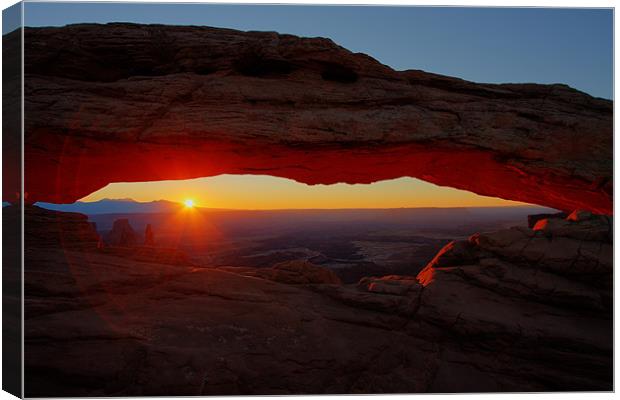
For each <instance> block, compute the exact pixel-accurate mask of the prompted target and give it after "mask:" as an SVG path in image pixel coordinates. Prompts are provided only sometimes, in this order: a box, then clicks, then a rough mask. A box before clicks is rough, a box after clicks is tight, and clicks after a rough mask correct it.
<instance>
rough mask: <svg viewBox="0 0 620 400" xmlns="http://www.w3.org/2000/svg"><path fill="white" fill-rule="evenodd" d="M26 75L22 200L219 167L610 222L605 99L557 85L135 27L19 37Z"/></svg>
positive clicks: (282, 39)
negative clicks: (470, 77) (471, 196)
mask: <svg viewBox="0 0 620 400" xmlns="http://www.w3.org/2000/svg"><path fill="white" fill-rule="evenodd" d="M25 72H26V79H25V94H26V98H25V114H26V119H25V135H26V136H25V155H26V172H25V179H26V191H27V193H28V198H27V201H29V202H34V201H39V200H44V201H52V202H72V201H74V200H77V199H79V198H81V197H83V196H85V195H87V194H89V193H91V192H93V191H95V190H97V189H99V188H101V187H103V186H105V185H106V184H108V183H110V182H119V181H123V182H130V181H152V180H163V179H187V178H195V177H203V176H212V175H217V174H223V173H231V174H269V175H274V176H281V177H288V178H292V179H295V180H297V181H300V182H305V183H309V184H317V183H324V184H330V183H336V182H348V183H369V182H373V181H378V180H383V179H390V178H396V177H401V176H411V177H416V178H420V179H423V180H426V181H429V182H433V183H436V184H439V185H443V186H452V187H455V188H459V189H465V190H469V191H472V192H476V193H479V194H482V195H490V196H496V197H502V198H506V199H513V200H520V201H525V202H530V203H536V204H541V205H546V206H550V207H554V208H557V209H561V210H569V211H570V210H573V209H584V210H590V211H593V212H598V213H608V214H611V213H612V185H613V183H612V102H611V101H608V100H603V99H597V98H593V97H590V96H588V95H587V94H584V93H581V92H578V91H577V90H574V89H571V88H570V87H568V86H565V85H535V84H501V85H497V84H478V83H472V82H467V81H464V80H461V79H457V78H451V77H445V76H440V75H435V74H430V73H426V72H422V71H416V70H410V71H402V72H398V71H394V70H392V69H391V68H389V67H387V66H385V65H382V64H380V63H379V62H377V61H376V60H374V59H372V58H371V57H369V56H367V55H365V54H359V53H352V52H350V51H348V50H346V49H344V48H342V47H340V46H337V45H336V44H335V43H333V42H332V41H330V40H329V39H324V38H313V39H308V38H299V37H295V36H291V35H279V34H276V33H273V32H239V31H234V30H229V29H216V28H208V27H179V26H161V25H134V24H108V25H95V24H84V25H71V26H67V27H62V28H27V29H26V30H25ZM10 187H13V186H8V185H5V188H10ZM4 196H5V198H6V199H12V198H13V197H14V196H13V194H12V192H11V190H9V189H5V193H4Z"/></svg>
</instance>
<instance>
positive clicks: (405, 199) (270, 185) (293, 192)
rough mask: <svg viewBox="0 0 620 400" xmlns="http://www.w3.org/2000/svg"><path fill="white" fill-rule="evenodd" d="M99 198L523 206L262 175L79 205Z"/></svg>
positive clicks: (411, 185)
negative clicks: (313, 183)
mask: <svg viewBox="0 0 620 400" xmlns="http://www.w3.org/2000/svg"><path fill="white" fill-rule="evenodd" d="M207 193H208V197H207V196H206V194H207ZM105 198H108V199H123V198H131V199H133V200H135V201H138V202H150V201H156V200H168V201H173V202H177V203H180V204H182V205H184V208H186V209H191V208H196V207H198V205H200V207H207V208H220V209H239V210H278V209H343V208H416V207H498V206H519V205H525V204H526V203H521V202H517V201H510V200H504V199H500V198H496V197H486V196H480V195H477V194H475V193H472V192H468V191H465V190H458V189H453V188H450V187H443V186H437V185H434V184H432V183H428V182H425V181H421V180H419V179H414V178H398V179H391V180H386V181H380V182H375V183H371V184H354V185H351V184H345V183H338V184H334V185H306V184H303V183H299V182H296V181H293V180H291V179H286V178H278V177H274V176H268V175H219V176H213V177H207V178H197V179H187V180H176V181H174V180H170V181H154V182H119V183H111V184H109V185H107V186H106V187H104V188H102V189H100V190H98V191H96V192H94V193H91V194H90V195H88V196H86V197H84V198H82V199H81V200H80V201H84V202H91V201H98V200H101V199H105ZM190 204H191V205H190Z"/></svg>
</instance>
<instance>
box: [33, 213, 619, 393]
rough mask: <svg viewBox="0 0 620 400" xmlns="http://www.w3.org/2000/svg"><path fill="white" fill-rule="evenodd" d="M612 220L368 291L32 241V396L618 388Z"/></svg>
mask: <svg viewBox="0 0 620 400" xmlns="http://www.w3.org/2000/svg"><path fill="white" fill-rule="evenodd" d="M46 213H47V211H37V213H36V214H32V215H30V214H27V216H26V218H27V219H26V222H27V225H26V226H28V225H32V226H33V227H34V226H38V227H39V228H38V229H36V230H35V229H31V230H29V231H28V230H27V235H30V234H31V233H34V232H35V231H41V230H43V229H44V227H45V226H46V225H45V224H44V223H43V221H44V219H45V218H43V219H42V217H43V216H44V214H46ZM50 213H51V212H50ZM60 214H63V213H60ZM50 215H51V214H50ZM54 215H59V214H56V213H54ZM69 218H73V217H72V216H69ZM29 221H30V224H28V222H29ZM611 226H612V223H611V220H610V219H609V218H608V217H601V216H596V215H592V214H590V213H587V212H579V213H573V214H571V215H569V216H568V217H566V218H561V217H555V218H546V219H539V220H538V222H537V223H536V225H535V227H534V229H526V228H519V229H506V230H502V231H498V232H491V233H483V234H477V235H473V236H472V237H471V238H469V240H465V241H456V242H452V243H450V244H449V245H447V246H446V247H445V248H444V249H443V250H442V251H441V252H440V253H439V254H438V255H437V256H436V257H435V259H434V260H433V261H432V262H431V263H429V265H428V266H427V267H426V268H425V269H424V270H423V271H422V272H420V274H419V275H418V276H384V277H367V278H364V279H362V280H361V281H360V282H359V283H358V284H357V285H342V284H340V283H339V282H338V280H337V278H336V277H335V276H334V275H333V273H330V271H326V270H324V269H322V268H320V267H316V266H313V265H312V264H309V263H307V262H302V261H293V262H287V263H283V264H279V265H275V266H273V268H267V269H252V268H233V267H227V268H221V269H211V268H206V267H205V266H197V265H193V264H191V263H189V262H183V261H182V260H180V261H179V262H177V263H175V264H166V263H164V262H162V261H161V260H156V259H151V260H142V261H139V260H136V259H132V258H130V257H128V256H127V255H126V254H117V253H110V252H109V251H107V250H98V249H96V248H94V247H92V246H91V247H88V248H79V247H78V248H74V249H61V248H58V247H50V246H47V245H45V244H43V245H41V246H39V245H37V241H35V240H32V238H30V239H29V236H27V243H30V245H29V247H28V249H29V251H27V252H26V260H25V261H26V264H25V265H26V271H25V275H26V286H25V293H26V305H25V318H26V320H25V340H26V349H27V351H26V353H25V354H26V359H25V376H26V388H27V390H28V391H29V392H27V393H26V395H28V396H35V397H37V396H38V397H50V396H81V397H84V396H101V395H105V396H112V395H124V396H130V395H166V396H173V395H225V394H302V393H332V394H334V393H405V392H414V393H416V392H467V391H475V392H481V391H522V392H523V391H547V390H612V388H613V377H612V372H613V326H612V310H611V298H612V286H611V285H612V279H611V274H612V253H611V230H610V229H611ZM87 242H88V241H87ZM94 359H95V360H97V362H96V363H93V360H94Z"/></svg>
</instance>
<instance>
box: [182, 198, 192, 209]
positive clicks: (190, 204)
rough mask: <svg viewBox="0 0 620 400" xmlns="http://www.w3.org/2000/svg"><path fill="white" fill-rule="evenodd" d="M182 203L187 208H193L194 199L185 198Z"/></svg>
mask: <svg viewBox="0 0 620 400" xmlns="http://www.w3.org/2000/svg"><path fill="white" fill-rule="evenodd" d="M183 204H185V207H187V208H194V200H192V199H186V200H185V201H183Z"/></svg>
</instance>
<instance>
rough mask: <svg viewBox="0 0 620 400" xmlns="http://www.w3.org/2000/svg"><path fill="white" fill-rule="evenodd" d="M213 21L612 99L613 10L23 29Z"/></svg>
mask: <svg viewBox="0 0 620 400" xmlns="http://www.w3.org/2000/svg"><path fill="white" fill-rule="evenodd" d="M78 22H99V23H105V22H138V23H161V24H177V25H209V26H217V27H226V28H235V29H241V30H269V31H277V32H281V33H291V34H295V35H300V36H323V37H329V38H331V39H332V40H334V41H335V42H336V43H338V44H340V45H342V46H344V47H346V48H348V49H350V50H352V51H356V52H363V53H367V54H369V55H371V56H373V57H374V58H376V59H378V60H379V61H381V62H382V63H384V64H387V65H389V66H391V67H393V68H395V69H399V70H402V69H423V70H426V71H429V72H434V73H439V74H445V75H451V76H457V77H460V78H464V79H467V80H471V81H476V82H491V83H501V82H536V83H565V84H568V85H570V86H572V87H574V88H577V89H579V90H582V91H584V92H586V93H589V94H591V95H593V96H596V97H603V98H608V99H611V98H612V97H613V85H612V82H613V11H612V10H611V9H558V8H556V9H548V8H519V9H515V8H462V7H460V8H447V7H446V8H430V7H378V6H293V5H291V6H267V5H264V6H260V5H215V4H210V5H206V4H144V3H142V4H127V3H90V4H88V3H77V4H76V3H38V2H36V3H35V2H32V3H26V5H25V23H26V25H27V26H61V25H66V24H70V23H78Z"/></svg>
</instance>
